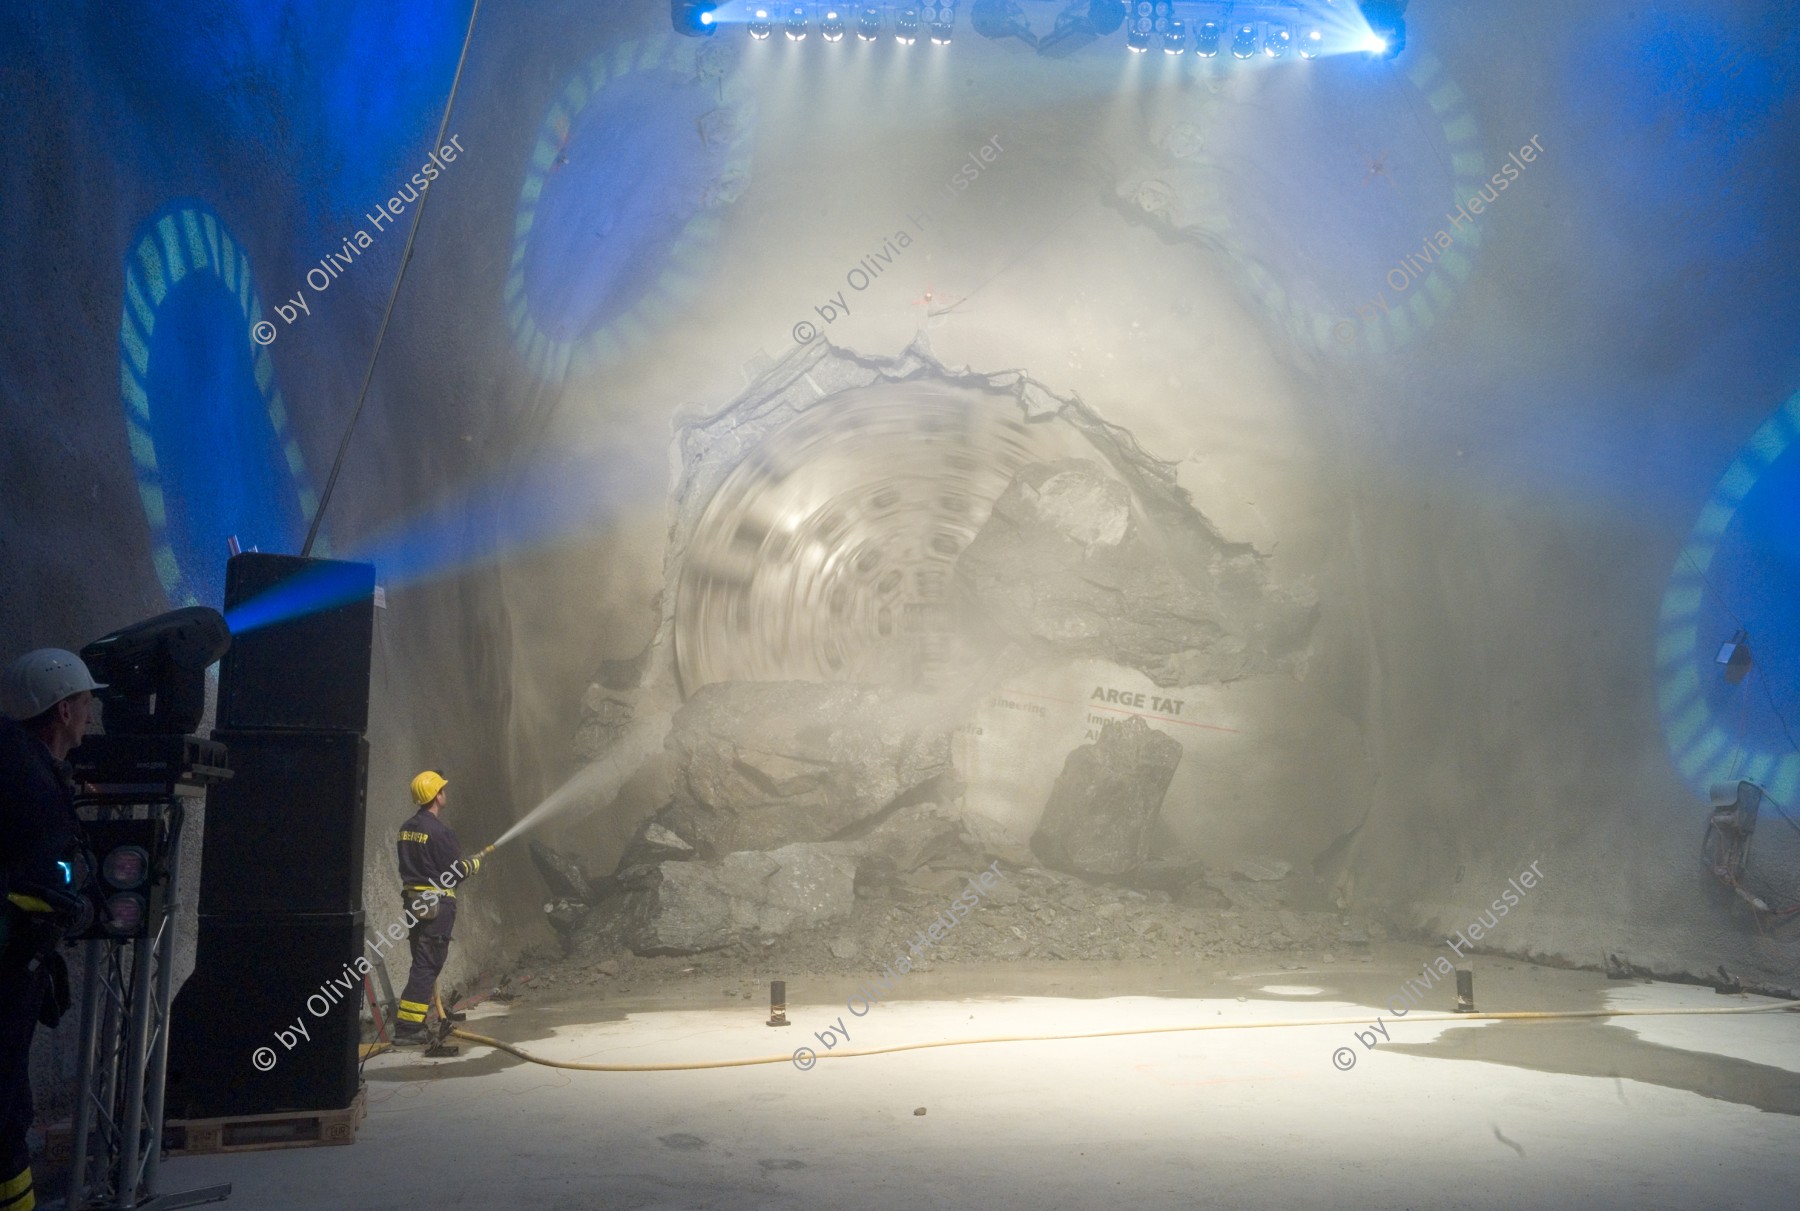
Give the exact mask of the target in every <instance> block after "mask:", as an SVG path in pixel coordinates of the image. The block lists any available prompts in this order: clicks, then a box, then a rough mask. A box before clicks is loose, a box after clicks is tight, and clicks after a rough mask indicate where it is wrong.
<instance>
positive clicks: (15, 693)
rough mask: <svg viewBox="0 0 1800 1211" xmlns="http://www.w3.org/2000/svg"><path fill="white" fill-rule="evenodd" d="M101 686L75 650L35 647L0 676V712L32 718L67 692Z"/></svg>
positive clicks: (66, 694)
mask: <svg viewBox="0 0 1800 1211" xmlns="http://www.w3.org/2000/svg"><path fill="white" fill-rule="evenodd" d="M105 688H106V687H105V686H104V685H102V684H101V683H100V682H98V681H95V680H94V675H93V674H92V673H90V672H88V666H87V665H86V664H84V663H83V662H82V659H81V657H79V656H77V655H76V654H75V653H73V652H65V651H63V650H62V649H61V648H39V649H38V650H37V651H35V652H27V653H25V655H23V656H21V657H19V658H18V659H17V660H15V661H13V662H12V664H11V666H9V667H8V668H7V670H6V673H5V675H4V676H0V713H4V714H5V715H6V717H7V718H9V719H35V718H36V717H37V716H39V715H41V714H43V713H44V712H45V711H47V710H49V709H50V708H51V707H53V706H55V705H56V704H57V703H59V702H61V701H62V700H63V699H64V698H67V697H69V696H70V695H71V694H79V693H81V692H82V691H83V690H103V689H105Z"/></svg>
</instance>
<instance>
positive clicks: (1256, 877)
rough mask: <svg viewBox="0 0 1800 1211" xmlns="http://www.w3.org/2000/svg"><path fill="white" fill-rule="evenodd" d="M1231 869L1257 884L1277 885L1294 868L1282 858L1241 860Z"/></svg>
mask: <svg viewBox="0 0 1800 1211" xmlns="http://www.w3.org/2000/svg"><path fill="white" fill-rule="evenodd" d="M1231 869H1232V871H1233V872H1234V873H1236V874H1239V875H1242V876H1243V877H1244V878H1246V879H1249V880H1251V881H1253V882H1256V883H1276V882H1279V881H1280V880H1282V879H1285V878H1287V877H1288V872H1289V871H1291V870H1293V869H1294V868H1293V866H1292V864H1290V863H1287V862H1283V861H1282V860H1281V859H1280V858H1240V859H1239V860H1238V861H1237V862H1236V863H1234V864H1233V865H1232V867H1231Z"/></svg>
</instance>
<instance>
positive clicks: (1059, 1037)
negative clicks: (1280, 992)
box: [450, 1001, 1800, 1072]
mask: <svg viewBox="0 0 1800 1211" xmlns="http://www.w3.org/2000/svg"><path fill="white" fill-rule="evenodd" d="M1778 1009H1800V1001H1776V1002H1774V1003H1772V1004H1769V1005H1740V1006H1731V1007H1728V1008H1723V1009H1579V1010H1567V1011H1559V1012H1551V1011H1536V1010H1514V1011H1510V1012H1503V1013H1434V1014H1424V1015H1414V1014H1408V1015H1407V1019H1408V1020H1410V1021H1419V1022H1482V1021H1488V1022H1497V1021H1533V1022H1544V1021H1567V1020H1571V1019H1575V1018H1624V1017H1658V1016H1671V1015H1688V1014H1693V1015H1699V1014H1715V1013H1772V1012H1774V1011H1776V1010H1778ZM1383 1020H1384V1021H1388V1022H1390V1024H1392V1022H1393V1021H1394V1020H1395V1019H1387V1018H1383ZM1374 1023H1375V1018H1373V1017H1359V1018H1312V1019H1300V1020H1294V1019H1289V1020H1284V1021H1276V1022H1208V1023H1205V1024H1203V1025H1199V1026H1140V1027H1134V1028H1132V1029H1128V1030H1095V1031H1090V1032H1087V1033H1084V1034H1000V1035H992V1036H989V1037H987V1038H979V1039H940V1040H937V1041H935V1042H930V1043H900V1044H896V1045H895V1046H892V1047H870V1048H866V1049H864V1050H861V1051H827V1052H826V1053H825V1054H824V1055H819V1056H815V1057H814V1058H815V1059H823V1060H844V1059H850V1058H852V1057H855V1056H866V1055H890V1054H892V1053H894V1052H896V1051H922V1050H924V1049H925V1048H928V1047H970V1046H974V1045H977V1044H981V1043H1048V1042H1060V1041H1063V1040H1067V1039H1110V1038H1118V1037H1120V1036H1124V1035H1134V1034H1174V1033H1177V1032H1179V1031H1188V1030H1269V1029H1275V1028H1282V1029H1285V1028H1290V1027H1300V1026H1371V1025H1374ZM450 1033H451V1034H453V1035H455V1036H456V1037H457V1038H459V1039H467V1040H468V1041H469V1042H471V1043H484V1044H486V1045H487V1046H489V1047H494V1048H497V1049H499V1050H501V1051H505V1052H508V1053H510V1054H512V1055H516V1056H518V1057H519V1058H520V1059H522V1060H527V1061H529V1062H530V1063H533V1064H542V1065H544V1066H545V1067H546V1068H570V1069H574V1070H576V1071H579V1072H687V1071H691V1070H693V1069H697V1068H747V1067H750V1066H751V1065H755V1064H791V1063H793V1062H794V1054H793V1053H792V1052H789V1053H788V1054H786V1055H765V1056H755V1057H752V1058H750V1059H742V1060H692V1061H689V1062H687V1063H682V1064H584V1063H580V1062H578V1061H576V1060H547V1059H544V1058H543V1057H542V1056H535V1055H532V1054H531V1053H530V1052H528V1051H525V1050H522V1049H521V1048H518V1047H514V1046H513V1045H512V1044H511V1043H503V1042H501V1041H500V1040H499V1039H492V1038H489V1037H488V1036H487V1035H485V1034H476V1033H474V1032H473V1031H468V1030H452V1031H451V1032H450Z"/></svg>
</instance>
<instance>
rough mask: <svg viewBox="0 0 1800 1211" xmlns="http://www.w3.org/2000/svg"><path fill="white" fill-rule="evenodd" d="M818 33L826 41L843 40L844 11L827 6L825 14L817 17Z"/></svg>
mask: <svg viewBox="0 0 1800 1211" xmlns="http://www.w3.org/2000/svg"><path fill="white" fill-rule="evenodd" d="M819 35H820V36H821V37H822V38H824V39H825V41H827V42H842V41H843V40H844V13H843V10H842V9H837V8H827V9H826V10H825V15H824V16H823V17H821V18H820V19H819Z"/></svg>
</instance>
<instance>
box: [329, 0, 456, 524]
mask: <svg viewBox="0 0 1800 1211" xmlns="http://www.w3.org/2000/svg"><path fill="white" fill-rule="evenodd" d="M480 12H481V0H475V4H474V6H473V7H472V8H470V9H469V28H468V29H467V30H466V31H465V32H464V33H463V44H462V53H461V54H460V55H458V56H457V59H456V74H455V75H454V76H452V77H451V79H450V95H449V96H448V97H447V98H445V100H444V117H443V119H442V121H440V122H439V123H438V132H437V142H435V143H433V144H432V146H433V147H442V146H443V145H444V135H445V134H446V133H447V132H448V131H449V129H450V111H451V109H452V108H454V107H455V105H456V90H457V88H458V86H460V85H461V84H462V74H463V65H464V64H465V63H467V62H468V60H469V42H470V41H471V40H472V39H473V38H474V37H475V17H476V15H477V14H479V13H480ZM428 196H429V195H428V194H424V193H421V194H420V195H419V204H418V206H417V208H416V209H414V211H413V220H412V228H411V230H409V231H408V232H407V233H406V247H405V249H403V250H402V251H401V253H400V270H399V272H398V273H396V274H395V275H394V288H393V289H392V290H390V291H389V292H388V301H387V309H386V310H385V311H383V312H382V313H381V327H380V328H378V329H376V331H375V347H374V348H373V349H371V350H369V368H368V369H367V370H365V371H364V372H363V381H362V390H361V391H358V392H357V393H356V407H355V408H354V409H352V410H351V412H350V423H349V424H348V425H345V426H344V437H343V440H342V441H340V442H339V443H338V451H337V457H336V458H335V459H333V460H332V462H331V474H330V475H329V476H327V477H326V479H325V490H324V491H323V492H321V493H319V507H318V508H316V509H314V510H313V515H312V524H310V525H309V526H307V528H306V542H305V544H304V545H302V546H301V548H300V555H301V557H302V558H304V557H306V556H308V555H311V554H312V549H313V542H314V541H315V540H316V539H317V538H318V537H319V523H320V522H321V521H323V520H324V518H325V508H326V506H328V505H329V504H331V493H332V490H333V489H334V488H336V487H337V479H338V472H339V471H342V470H343V469H344V455H346V454H348V453H349V452H350V435H351V434H353V433H355V432H356V422H357V421H358V420H360V419H361V418H362V411H363V405H364V404H366V403H367V402H368V400H369V384H370V383H371V382H373V381H374V379H375V362H376V359H378V358H379V357H380V356H381V344H382V342H383V341H384V340H385V339H387V330H388V321H389V320H390V319H392V318H393V316H394V304H395V303H396V302H397V301H398V300H399V298H400V283H401V282H403V281H404V280H406V267H407V266H408V265H410V264H411V263H412V254H413V241H414V240H416V239H418V236H419V220H421V219H423V218H424V217H425V199H426V198H427V197H428Z"/></svg>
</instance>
